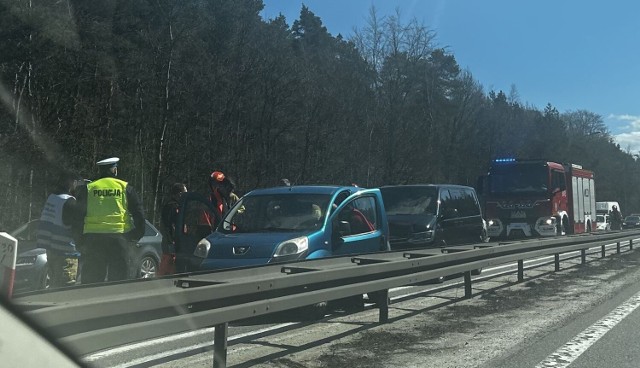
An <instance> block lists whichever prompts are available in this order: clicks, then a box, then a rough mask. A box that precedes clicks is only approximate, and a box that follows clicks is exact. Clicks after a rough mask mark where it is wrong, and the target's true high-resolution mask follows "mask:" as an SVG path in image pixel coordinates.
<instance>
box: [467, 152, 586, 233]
mask: <svg viewBox="0 0 640 368" xmlns="http://www.w3.org/2000/svg"><path fill="white" fill-rule="evenodd" d="M480 184H481V185H480V188H479V189H480V190H479V191H480V193H481V195H482V198H483V204H484V211H485V212H484V213H485V219H486V222H487V232H488V235H489V236H490V237H494V238H511V237H532V236H556V235H564V234H575V233H584V232H590V231H592V230H595V229H596V200H595V186H594V180H593V172H592V171H589V170H585V169H583V168H582V166H579V165H575V164H560V163H556V162H549V161H544V160H520V159H513V158H502V159H496V160H493V161H492V163H491V166H490V168H489V172H488V173H487V175H486V176H484V177H482V180H481V181H480Z"/></svg>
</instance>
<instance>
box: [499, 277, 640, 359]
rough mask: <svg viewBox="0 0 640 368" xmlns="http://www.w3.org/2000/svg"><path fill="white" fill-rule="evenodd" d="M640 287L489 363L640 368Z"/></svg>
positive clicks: (629, 287)
mask: <svg viewBox="0 0 640 368" xmlns="http://www.w3.org/2000/svg"><path fill="white" fill-rule="evenodd" d="M639 306H640V284H638V283H636V284H632V285H629V286H627V287H625V288H623V289H621V290H619V291H618V292H617V293H616V294H615V295H613V296H612V297H611V299H609V300H607V301H605V302H604V303H602V304H599V305H597V306H596V307H595V308H593V309H591V310H590V311H588V312H585V313H580V314H577V315H575V316H573V318H572V320H571V321H570V322H569V323H567V324H566V325H563V326H561V327H559V328H557V329H555V330H552V331H549V332H548V333H543V334H541V335H540V336H539V337H538V338H537V339H536V341H535V342H534V343H531V344H527V345H526V346H520V347H519V349H518V350H517V351H515V352H514V353H512V354H507V355H505V356H503V357H501V358H500V359H497V360H495V361H492V362H490V364H487V367H495V368H525V367H526V368H529V367H535V368H543V367H555V368H561V367H576V368H577V367H580V368H601V367H616V368H625V367H628V368H637V367H640V349H638V344H639V337H640V308H638V307H639Z"/></svg>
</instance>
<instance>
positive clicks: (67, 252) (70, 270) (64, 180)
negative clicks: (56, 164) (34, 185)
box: [36, 173, 80, 288]
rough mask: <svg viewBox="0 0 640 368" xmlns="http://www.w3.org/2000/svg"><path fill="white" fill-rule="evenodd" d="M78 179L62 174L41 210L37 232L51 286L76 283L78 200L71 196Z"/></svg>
mask: <svg viewBox="0 0 640 368" xmlns="http://www.w3.org/2000/svg"><path fill="white" fill-rule="evenodd" d="M74 179H75V178H74V177H73V176H72V175H71V174H69V173H61V175H60V177H59V178H58V180H57V181H58V182H57V183H56V184H55V188H54V190H53V193H52V194H50V195H49V197H48V198H47V202H46V203H45V205H44V208H43V210H42V215H41V216H40V222H39V223H38V230H37V234H36V238H37V244H38V247H39V248H43V249H46V250H47V264H48V266H49V277H50V286H51V287H52V288H53V287H62V286H69V285H73V284H75V282H76V276H77V272H78V257H79V255H80V254H79V253H78V251H77V250H76V246H75V243H74V241H73V234H72V230H71V225H72V223H73V219H74V210H75V202H76V199H75V198H74V197H73V196H72V195H71V192H72V191H73V187H74V183H75V180H74Z"/></svg>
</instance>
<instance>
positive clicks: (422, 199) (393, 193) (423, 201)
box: [380, 186, 438, 215]
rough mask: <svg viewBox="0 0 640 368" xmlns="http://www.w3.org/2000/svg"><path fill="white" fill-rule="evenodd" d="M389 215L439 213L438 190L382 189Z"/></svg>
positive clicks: (431, 188) (411, 188)
mask: <svg viewBox="0 0 640 368" xmlns="http://www.w3.org/2000/svg"><path fill="white" fill-rule="evenodd" d="M380 190H381V192H382V199H383V201H384V207H385V210H386V211H387V214H388V215H434V214H435V213H436V211H437V203H438V190H437V189H436V188H433V187H410V186H409V187H388V188H381V189H380Z"/></svg>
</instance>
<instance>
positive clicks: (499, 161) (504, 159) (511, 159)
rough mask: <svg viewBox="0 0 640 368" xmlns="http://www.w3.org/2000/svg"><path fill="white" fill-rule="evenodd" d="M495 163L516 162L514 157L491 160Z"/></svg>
mask: <svg viewBox="0 0 640 368" xmlns="http://www.w3.org/2000/svg"><path fill="white" fill-rule="evenodd" d="M493 162H495V163H506V162H516V159H515V158H496V159H495V160H493Z"/></svg>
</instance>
